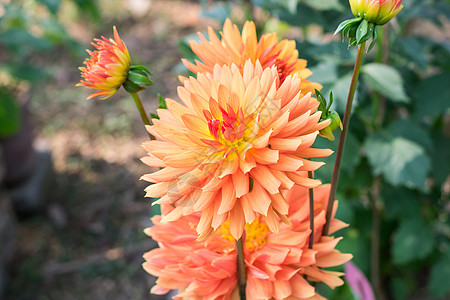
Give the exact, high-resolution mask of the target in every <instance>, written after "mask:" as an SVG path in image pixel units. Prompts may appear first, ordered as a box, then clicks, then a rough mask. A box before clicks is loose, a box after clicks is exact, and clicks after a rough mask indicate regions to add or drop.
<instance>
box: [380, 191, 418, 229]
mask: <svg viewBox="0 0 450 300" xmlns="http://www.w3.org/2000/svg"><path fill="white" fill-rule="evenodd" d="M382 196H383V199H384V200H385V201H384V205H385V207H386V209H385V214H386V218H387V219H391V220H396V219H405V220H406V219H414V218H419V217H420V215H421V202H420V200H419V199H418V197H417V194H416V193H414V191H412V190H410V189H406V188H399V187H395V188H393V187H392V186H390V185H387V184H385V185H384V187H383V190H382Z"/></svg>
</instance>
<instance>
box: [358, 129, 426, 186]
mask: <svg viewBox="0 0 450 300" xmlns="http://www.w3.org/2000/svg"><path fill="white" fill-rule="evenodd" d="M364 148H365V151H366V154H367V157H368V159H369V163H370V165H371V167H372V172H373V174H374V175H380V174H382V175H383V176H384V178H385V179H386V180H387V181H388V182H389V183H390V184H392V185H394V186H398V185H404V186H407V187H410V188H420V189H422V190H426V185H425V180H426V176H427V174H428V171H429V169H430V159H429V158H428V156H427V155H426V154H425V150H424V149H423V147H422V146H420V145H418V144H417V143H415V142H413V141H410V140H407V139H405V138H403V137H394V136H392V135H391V134H389V133H388V132H381V133H375V134H373V135H371V136H369V138H368V139H367V140H366V142H365V145H364Z"/></svg>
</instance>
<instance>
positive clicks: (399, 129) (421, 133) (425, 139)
mask: <svg viewBox="0 0 450 300" xmlns="http://www.w3.org/2000/svg"><path fill="white" fill-rule="evenodd" d="M387 130H388V131H389V133H390V134H392V135H393V136H401V137H404V138H405V139H408V140H411V141H413V142H416V143H417V144H419V145H421V146H422V147H424V148H425V149H427V150H431V149H432V148H433V141H432V140H431V137H430V135H429V134H428V132H427V131H426V130H425V129H423V128H422V127H421V126H420V125H419V124H418V123H415V122H412V121H410V120H408V119H400V120H397V121H394V122H393V123H391V124H390V125H389V126H388V128H387Z"/></svg>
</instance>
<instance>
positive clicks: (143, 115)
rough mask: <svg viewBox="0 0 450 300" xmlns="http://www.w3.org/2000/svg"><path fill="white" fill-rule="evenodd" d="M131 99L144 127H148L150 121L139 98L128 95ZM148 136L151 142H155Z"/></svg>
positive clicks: (134, 94) (132, 94)
mask: <svg viewBox="0 0 450 300" xmlns="http://www.w3.org/2000/svg"><path fill="white" fill-rule="evenodd" d="M130 95H131V97H133V100H134V103H135V104H136V107H137V109H138V110H139V114H140V115H141V119H142V122H144V124H145V125H150V120H149V118H148V115H147V112H146V111H145V108H144V106H143V105H142V101H141V98H140V97H139V95H138V93H137V92H136V93H130ZM148 135H149V136H150V139H151V140H155V137H154V136H153V135H151V134H150V133H149V134H148Z"/></svg>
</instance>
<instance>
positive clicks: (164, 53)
mask: <svg viewBox="0 0 450 300" xmlns="http://www.w3.org/2000/svg"><path fill="white" fill-rule="evenodd" d="M100 3H101V6H102V10H103V20H102V22H101V24H94V23H93V22H92V21H89V20H84V19H83V20H80V19H79V18H77V19H75V20H71V19H70V18H67V19H65V18H64V14H68V13H67V12H70V9H71V8H70V7H63V9H62V15H63V16H62V17H61V19H62V20H63V22H64V23H66V24H65V25H66V27H67V28H68V31H69V33H70V34H71V35H72V36H73V37H75V38H76V39H77V40H78V41H79V42H80V43H81V44H83V45H85V46H86V47H89V42H90V41H91V40H92V39H93V38H94V37H97V36H100V35H104V36H106V37H110V36H111V35H112V25H116V26H117V28H118V30H119V33H120V35H121V38H122V39H123V40H124V41H125V43H126V44H127V46H128V49H129V51H130V53H131V56H132V57H133V62H134V63H139V64H144V65H146V66H147V67H149V68H150V70H151V71H152V73H153V77H152V79H153V81H154V86H153V87H150V88H149V89H147V90H146V91H144V92H142V93H141V97H142V99H143V101H144V105H145V106H146V107H147V109H148V111H152V110H154V108H155V107H156V105H157V104H156V94H157V93H161V94H162V95H163V96H164V97H176V87H177V86H178V85H179V82H178V79H177V74H176V72H174V71H173V69H174V67H175V66H176V65H178V64H179V63H180V58H181V55H180V53H179V51H178V49H177V44H178V42H179V41H180V39H182V38H183V37H185V36H186V35H188V34H193V33H195V32H197V31H199V30H204V29H206V26H207V25H216V22H214V21H213V20H208V19H204V18H201V17H200V16H199V14H200V11H201V7H200V5H199V4H198V3H195V2H187V1H157V0H139V1H138V0H128V1H125V0H104V1H100ZM69 15H70V13H69ZM78 17H79V16H78ZM93 28H95V30H93ZM42 60H43V62H42V65H46V66H47V68H48V69H49V70H50V71H51V72H52V73H53V74H54V75H55V76H54V77H53V79H52V80H50V81H47V82H45V83H44V84H41V85H40V86H39V87H36V88H34V89H33V90H32V99H31V101H32V102H31V111H32V115H33V119H34V124H35V125H34V126H35V134H36V136H37V138H38V139H39V140H41V141H44V142H45V143H46V144H47V145H48V147H49V148H50V150H51V152H52V158H53V164H54V183H53V185H52V187H51V189H49V190H48V194H47V198H46V200H47V205H46V209H45V211H44V212H43V213H41V214H37V215H35V216H32V217H31V218H27V219H22V220H20V222H19V226H18V249H17V252H16V255H15V258H14V261H13V265H12V268H11V278H10V279H11V280H10V281H9V285H8V287H7V291H6V299H7V300H22V299H39V300H41V299H42V300H44V299H65V300H71V299H77V300H82V299H97V300H101V299H108V300H110V299H157V298H158V297H155V296H152V295H150V294H149V290H150V288H151V287H152V285H153V282H154V279H153V278H151V277H150V276H149V275H148V274H147V273H146V272H145V271H144V270H143V269H142V267H141V264H142V262H143V259H142V255H143V253H145V252H146V251H148V250H149V249H151V248H152V247H154V246H155V244H154V242H153V241H152V240H151V239H150V238H148V237H147V236H146V235H145V234H144V233H143V229H144V228H146V227H148V226H149V225H150V217H151V213H152V211H151V206H150V199H148V198H144V188H145V186H146V183H145V182H142V181H139V178H140V176H141V175H143V174H145V173H148V172H150V171H151V170H150V168H149V167H147V166H145V165H144V164H143V163H141V161H140V157H142V156H144V155H145V151H144V150H143V149H142V148H141V147H140V145H141V143H142V142H144V141H145V140H146V139H148V136H147V135H146V132H145V130H144V129H143V126H142V123H141V120H140V116H139V114H138V111H137V109H136V108H135V106H134V103H133V101H132V99H131V98H130V97H128V96H127V94H126V93H125V92H123V91H122V92H119V93H118V94H116V95H114V96H113V97H111V98H110V99H108V100H106V101H100V100H89V101H86V100H85V98H86V97H87V95H88V93H89V92H90V91H89V90H88V89H86V88H79V87H78V88H77V87H75V84H76V82H77V81H79V80H80V75H79V71H78V70H77V67H78V66H80V65H81V64H82V61H83V57H74V56H73V55H70V54H69V51H65V50H61V52H59V53H55V55H53V54H52V57H47V58H44V59H42Z"/></svg>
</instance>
